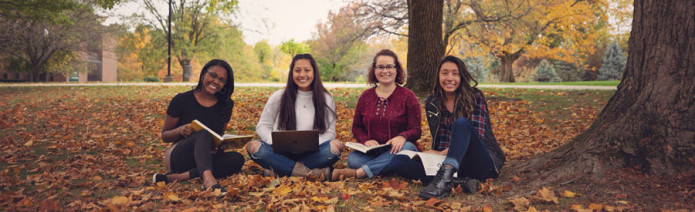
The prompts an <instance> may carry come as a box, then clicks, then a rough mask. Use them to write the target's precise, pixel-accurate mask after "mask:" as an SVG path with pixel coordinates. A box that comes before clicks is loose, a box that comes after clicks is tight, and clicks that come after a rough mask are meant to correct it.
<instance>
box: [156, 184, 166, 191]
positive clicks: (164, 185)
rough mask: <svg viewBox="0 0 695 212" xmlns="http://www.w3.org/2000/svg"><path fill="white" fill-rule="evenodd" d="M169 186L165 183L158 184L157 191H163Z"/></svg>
mask: <svg viewBox="0 0 695 212" xmlns="http://www.w3.org/2000/svg"><path fill="white" fill-rule="evenodd" d="M166 186H167V184H166V183H165V182H157V189H159V190H162V189H164V188H166Z"/></svg>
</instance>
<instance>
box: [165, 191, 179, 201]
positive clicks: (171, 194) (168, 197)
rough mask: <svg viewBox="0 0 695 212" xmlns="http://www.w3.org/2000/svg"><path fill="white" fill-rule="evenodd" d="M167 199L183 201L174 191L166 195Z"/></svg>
mask: <svg viewBox="0 0 695 212" xmlns="http://www.w3.org/2000/svg"><path fill="white" fill-rule="evenodd" d="M164 196H165V199H166V200H169V201H172V202H178V201H181V199H180V198H179V196H176V194H174V193H167V194H165V195H164Z"/></svg>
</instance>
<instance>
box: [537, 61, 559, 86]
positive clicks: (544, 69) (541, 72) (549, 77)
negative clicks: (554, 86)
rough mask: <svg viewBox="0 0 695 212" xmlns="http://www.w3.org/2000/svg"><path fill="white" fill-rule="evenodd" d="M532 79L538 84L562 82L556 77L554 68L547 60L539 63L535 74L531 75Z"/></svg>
mask: <svg viewBox="0 0 695 212" xmlns="http://www.w3.org/2000/svg"><path fill="white" fill-rule="evenodd" d="M533 79H534V80H536V81H538V82H562V79H560V78H559V77H557V74H556V73H555V68H553V66H552V65H550V63H548V61H547V60H543V61H541V63H540V64H538V66H536V73H535V74H534V75H533Z"/></svg>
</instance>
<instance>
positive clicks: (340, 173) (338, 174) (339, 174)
mask: <svg viewBox="0 0 695 212" xmlns="http://www.w3.org/2000/svg"><path fill="white" fill-rule="evenodd" d="M356 177H357V169H335V170H333V173H332V176H331V180H332V181H337V180H341V178H342V179H347V178H356Z"/></svg>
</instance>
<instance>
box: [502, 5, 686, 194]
mask: <svg viewBox="0 0 695 212" xmlns="http://www.w3.org/2000/svg"><path fill="white" fill-rule="evenodd" d="M634 8H635V12H634V19H633V24H632V26H633V27H632V31H631V35H630V40H629V41H628V43H629V46H630V48H629V51H628V52H629V56H628V60H627V67H626V70H625V73H624V75H623V80H622V81H621V83H620V85H618V90H617V91H616V93H615V95H614V96H613V97H612V98H611V99H610V100H609V101H608V103H607V105H606V107H605V108H604V109H603V111H602V112H601V113H600V114H599V116H598V118H597V120H596V121H595V122H594V123H593V124H592V125H591V127H589V129H588V130H587V131H585V132H584V133H582V134H581V135H579V136H577V137H576V138H574V139H573V140H572V141H571V142H570V143H568V144H567V145H564V146H562V147H560V148H558V149H556V150H554V151H552V152H549V153H547V154H544V155H541V156H539V157H535V158H533V159H531V160H529V161H527V162H524V163H520V164H516V165H513V166H512V167H510V169H511V170H512V172H514V170H516V171H520V173H522V174H523V175H525V176H526V177H528V178H529V179H537V180H536V181H535V182H536V183H533V184H543V183H549V182H556V181H558V180H563V179H568V178H576V177H579V176H585V175H589V176H594V177H600V176H602V173H603V171H605V170H610V169H615V168H620V167H633V168H638V169H641V170H642V171H644V172H646V173H651V174H656V175H673V174H679V173H688V172H690V171H693V170H695V165H694V164H695V156H694V155H693V152H695V121H693V120H695V84H693V81H694V80H695V37H693V36H694V35H695V13H693V12H692V11H695V1H690V0H674V1H657V0H635V7H634Z"/></svg>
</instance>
